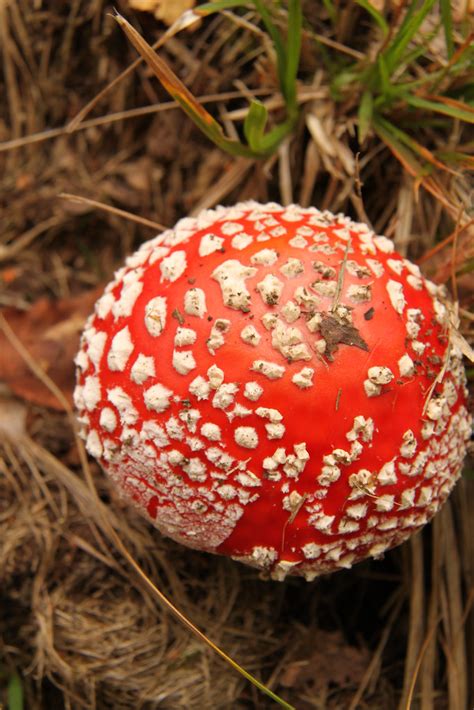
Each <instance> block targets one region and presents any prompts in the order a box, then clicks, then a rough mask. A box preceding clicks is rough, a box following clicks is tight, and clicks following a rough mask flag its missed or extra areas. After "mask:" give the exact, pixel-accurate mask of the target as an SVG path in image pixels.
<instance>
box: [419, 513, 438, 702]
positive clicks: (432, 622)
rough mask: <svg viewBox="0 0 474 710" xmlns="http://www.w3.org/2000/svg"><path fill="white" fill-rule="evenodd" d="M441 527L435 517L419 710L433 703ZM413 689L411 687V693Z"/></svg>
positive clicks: (421, 657) (432, 531)
mask: <svg viewBox="0 0 474 710" xmlns="http://www.w3.org/2000/svg"><path fill="white" fill-rule="evenodd" d="M442 533H443V531H442V526H441V521H440V517H439V516H438V517H435V519H434V520H433V524H432V529H431V534H432V540H433V545H432V561H431V584H430V599H429V606H428V616H427V629H428V630H427V634H426V637H425V640H424V642H423V649H422V650H423V651H424V654H423V656H422V654H421V653H420V660H421V666H420V689H421V701H420V702H421V710H433V707H434V705H433V703H434V681H435V672H436V668H435V664H436V642H437V631H438V627H439V622H440V620H441V617H440V614H439V607H440V600H439V594H440V579H441V569H442V562H443V557H442V551H443V544H442ZM414 690H415V688H414V687H413V692H414Z"/></svg>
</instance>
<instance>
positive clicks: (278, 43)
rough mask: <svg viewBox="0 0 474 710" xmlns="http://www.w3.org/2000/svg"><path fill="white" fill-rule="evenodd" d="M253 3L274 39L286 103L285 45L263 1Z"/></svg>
mask: <svg viewBox="0 0 474 710" xmlns="http://www.w3.org/2000/svg"><path fill="white" fill-rule="evenodd" d="M253 3H254V5H255V9H256V10H257V12H258V13H259V15H260V17H261V18H262V21H263V24H264V25H265V29H266V30H267V32H268V34H269V35H270V37H271V38H272V41H273V46H274V47H275V52H276V55H277V72H278V81H279V82H280V89H281V92H282V94H283V96H284V98H285V101H286V100H287V96H286V50H285V46H284V44H283V40H282V38H281V34H280V32H279V31H278V29H277V28H276V26H275V24H274V22H273V20H272V18H271V15H270V13H269V12H268V10H267V8H266V6H265V5H264V3H263V2H262V0H253Z"/></svg>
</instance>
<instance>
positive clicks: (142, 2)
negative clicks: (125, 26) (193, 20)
mask: <svg viewBox="0 0 474 710" xmlns="http://www.w3.org/2000/svg"><path fill="white" fill-rule="evenodd" d="M128 4H129V5H130V7H131V8H132V9H133V10H140V11H141V12H152V13H153V14H154V16H155V17H156V19H157V20H161V21H162V22H164V23H165V25H172V24H173V23H174V22H176V20H177V19H178V18H179V17H181V15H182V14H183V12H185V11H186V10H191V8H193V7H194V5H195V4H196V2H195V0H128Z"/></svg>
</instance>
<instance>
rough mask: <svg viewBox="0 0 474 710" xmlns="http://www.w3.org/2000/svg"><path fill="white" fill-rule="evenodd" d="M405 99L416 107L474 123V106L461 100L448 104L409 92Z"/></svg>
mask: <svg viewBox="0 0 474 710" xmlns="http://www.w3.org/2000/svg"><path fill="white" fill-rule="evenodd" d="M405 99H406V102H407V103H408V104H409V105H410V106H413V107H414V108H419V109H424V110H426V111H434V112H435V113H441V114H443V115H444V116H450V117H451V118H457V119H459V120H460V121H465V122H466V123H474V108H472V107H471V106H469V105H468V104H462V103H461V102H452V103H451V104H446V103H441V102H438V101H430V100H429V99H422V98H421V97H419V96H412V95H410V94H407V96H406V97H405ZM453 104H455V105H453ZM457 104H459V105H457Z"/></svg>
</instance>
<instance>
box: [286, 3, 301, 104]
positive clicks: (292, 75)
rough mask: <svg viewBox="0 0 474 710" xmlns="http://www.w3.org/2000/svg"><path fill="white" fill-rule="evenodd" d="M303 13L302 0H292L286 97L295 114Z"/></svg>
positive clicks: (289, 21) (289, 15)
mask: <svg viewBox="0 0 474 710" xmlns="http://www.w3.org/2000/svg"><path fill="white" fill-rule="evenodd" d="M302 24H303V13H302V10H301V2H300V0H290V2H289V6H288V39H287V49H286V66H285V92H284V94H285V98H286V103H287V109H288V113H289V114H290V115H291V116H293V115H295V114H296V112H297V101H296V77H297V75H298V67H299V64H300V52H301V29H302Z"/></svg>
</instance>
